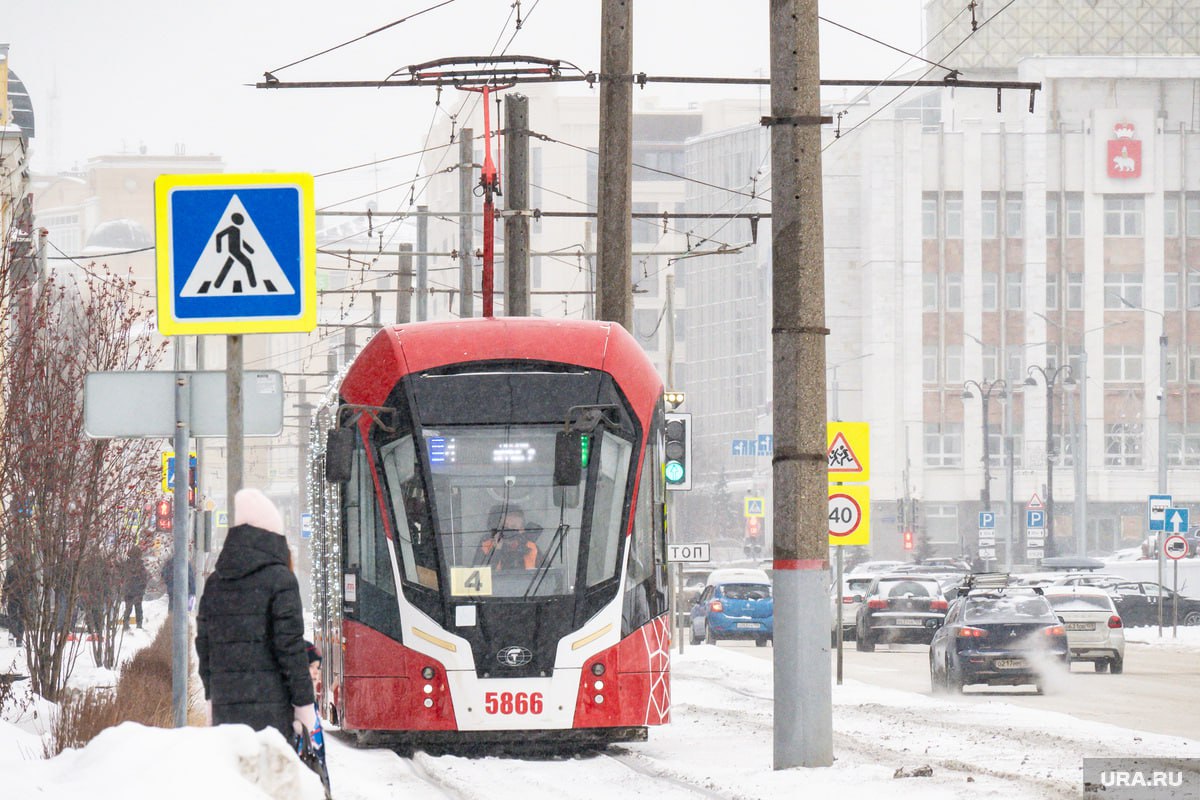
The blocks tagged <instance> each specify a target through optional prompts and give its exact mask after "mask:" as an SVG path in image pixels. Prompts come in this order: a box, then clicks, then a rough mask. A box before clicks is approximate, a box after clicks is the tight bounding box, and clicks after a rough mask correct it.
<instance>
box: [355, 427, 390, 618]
mask: <svg viewBox="0 0 1200 800" xmlns="http://www.w3.org/2000/svg"><path fill="white" fill-rule="evenodd" d="M382 522H383V521H382V519H381V518H380V513H379V504H378V503H377V502H376V501H375V481H374V479H373V478H372V475H371V470H370V467H369V466H368V464H367V453H366V451H365V450H364V449H363V448H362V446H361V440H359V441H358V442H356V444H355V450H354V461H353V466H352V467H351V475H350V483H349V484H348V485H347V488H346V538H347V541H346V564H347V565H349V566H355V565H357V566H358V573H359V577H360V578H361V579H362V580H363V581H365V582H367V583H370V584H372V585H374V586H375V587H377V588H379V589H382V590H383V591H385V592H387V593H388V594H390V595H395V594H396V586H395V581H394V580H392V563H391V559H390V558H389V556H388V550H387V537H386V536H385V535H384V533H383V524H382Z"/></svg>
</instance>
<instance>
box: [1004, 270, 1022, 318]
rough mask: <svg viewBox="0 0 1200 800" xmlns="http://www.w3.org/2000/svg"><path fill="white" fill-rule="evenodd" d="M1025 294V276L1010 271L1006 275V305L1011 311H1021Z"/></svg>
mask: <svg viewBox="0 0 1200 800" xmlns="http://www.w3.org/2000/svg"><path fill="white" fill-rule="evenodd" d="M1024 296H1025V276H1024V275H1022V274H1021V273H1020V272H1009V273H1008V274H1006V275H1005V276H1004V305H1005V307H1006V308H1007V309H1008V310H1009V311H1020V310H1021V306H1022V300H1023V299H1024Z"/></svg>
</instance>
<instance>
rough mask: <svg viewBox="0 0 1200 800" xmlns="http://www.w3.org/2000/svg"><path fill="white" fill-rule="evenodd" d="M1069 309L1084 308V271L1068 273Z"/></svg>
mask: <svg viewBox="0 0 1200 800" xmlns="http://www.w3.org/2000/svg"><path fill="white" fill-rule="evenodd" d="M1067 310H1068V311H1082V310H1083V273H1082V272H1068V273H1067Z"/></svg>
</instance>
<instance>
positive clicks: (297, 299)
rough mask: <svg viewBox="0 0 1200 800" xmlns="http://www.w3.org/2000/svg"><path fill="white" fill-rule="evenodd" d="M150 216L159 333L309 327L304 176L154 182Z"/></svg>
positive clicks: (308, 191)
mask: <svg viewBox="0 0 1200 800" xmlns="http://www.w3.org/2000/svg"><path fill="white" fill-rule="evenodd" d="M154 217H155V233H156V239H155V241H156V251H157V252H156V255H157V262H158V270H157V272H158V328H159V331H160V332H161V333H162V334H163V335H165V336H176V335H181V334H240V333H291V332H306V331H311V330H313V329H314V328H315V327H316V323H317V284H316V232H315V217H316V215H315V210H314V202H313V179H312V176H311V175H305V174H299V173H262V174H248V175H222V174H217V175H160V176H158V178H157V180H155V182H154Z"/></svg>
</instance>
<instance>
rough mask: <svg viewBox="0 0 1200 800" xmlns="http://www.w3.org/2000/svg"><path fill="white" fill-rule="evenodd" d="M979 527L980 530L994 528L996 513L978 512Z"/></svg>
mask: <svg viewBox="0 0 1200 800" xmlns="http://www.w3.org/2000/svg"><path fill="white" fill-rule="evenodd" d="M979 527H980V528H995V527H996V512H995V511H980V512H979Z"/></svg>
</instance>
